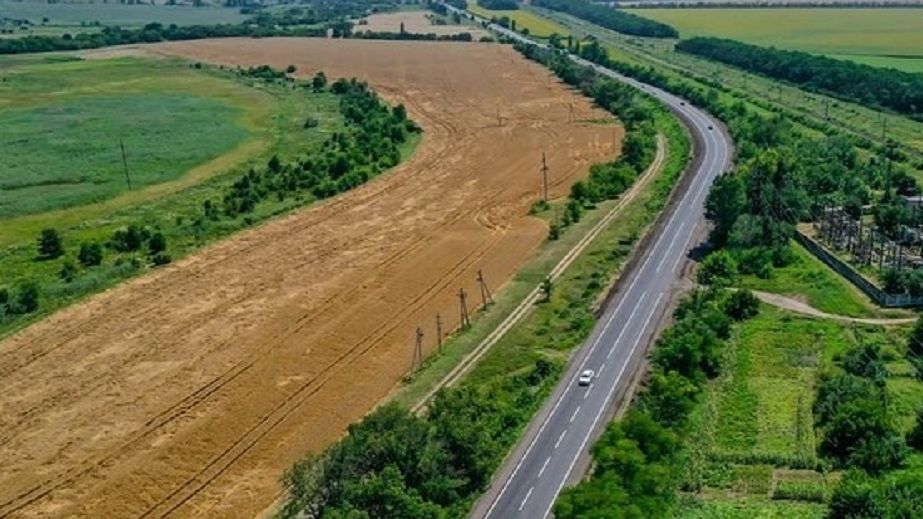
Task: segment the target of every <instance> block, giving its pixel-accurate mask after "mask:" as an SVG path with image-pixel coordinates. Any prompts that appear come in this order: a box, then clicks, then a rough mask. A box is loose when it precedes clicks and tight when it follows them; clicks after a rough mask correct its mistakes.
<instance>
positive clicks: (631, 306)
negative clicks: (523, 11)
mask: <svg viewBox="0 0 923 519" xmlns="http://www.w3.org/2000/svg"><path fill="white" fill-rule="evenodd" d="M490 28H491V29H493V30H495V31H496V32H499V33H502V34H505V35H506V36H509V37H511V38H514V39H517V40H520V41H529V40H528V39H526V38H525V37H523V36H521V35H519V34H517V33H514V32H512V31H509V30H506V29H504V28H502V27H499V26H494V25H492V26H491V27H490ZM529 43H534V42H532V41H529ZM571 59H573V60H574V61H576V62H578V63H580V64H582V65H586V66H589V67H592V68H594V69H595V70H596V71H597V72H599V73H600V74H603V75H606V76H609V77H612V78H614V79H617V80H619V81H622V82H624V83H627V84H629V85H632V86H634V87H636V88H638V89H640V90H643V91H645V92H647V93H648V94H650V95H652V96H654V97H656V98H657V99H659V100H660V101H662V102H663V103H664V104H665V105H667V106H668V107H669V108H670V109H671V110H673V111H674V112H675V113H676V114H678V115H679V116H680V119H681V120H683V122H684V124H685V125H686V126H687V127H688V129H689V131H690V133H691V134H692V135H693V137H694V138H695V139H696V141H697V144H698V146H697V147H696V153H697V159H698V160H697V161H696V162H695V165H696V167H695V170H694V171H692V172H690V174H691V175H692V177H691V179H690V180H689V184H688V188H687V189H686V190H685V191H684V193H683V194H682V198H681V199H680V200H679V201H678V202H677V203H675V204H673V205H672V206H671V208H670V209H669V210H671V211H672V213H671V214H669V215H666V216H665V217H666V221H665V222H666V223H665V224H663V226H662V227H661V229H660V234H659V235H658V236H657V237H656V238H655V239H654V240H653V245H651V246H650V247H649V248H648V249H647V251H645V252H644V253H643V255H642V256H641V258H640V261H639V262H638V263H636V268H634V269H633V270H632V271H630V272H628V273H627V274H626V275H627V276H628V277H627V278H626V279H624V280H623V282H622V285H621V286H622V287H623V288H622V289H621V290H620V291H619V293H618V294H616V296H615V297H613V298H611V300H610V302H609V304H608V306H607V308H606V309H605V310H604V313H603V315H602V316H601V318H600V319H599V321H598V322H597V324H596V327H595V328H594V330H593V333H592V334H591V336H590V338H589V340H587V342H586V343H585V344H583V345H582V346H581V348H580V350H579V351H578V352H577V353H576V355H575V356H574V361H573V362H572V365H571V366H570V369H569V370H568V374H567V375H566V377H565V378H564V379H562V380H561V382H560V383H559V384H558V386H557V387H556V388H555V391H554V392H553V393H552V396H551V397H550V399H549V401H548V402H546V404H545V407H544V408H543V409H542V411H541V412H539V414H538V415H536V417H535V418H534V419H533V423H532V424H530V426H529V428H528V429H527V432H526V434H525V435H524V437H523V438H522V440H521V441H520V445H518V446H517V448H516V449H515V450H514V452H513V455H511V456H510V457H509V458H508V459H507V461H506V463H505V464H504V466H503V467H502V468H501V469H500V471H499V472H498V475H497V476H496V477H495V480H494V482H493V484H492V486H491V489H489V490H488V492H487V493H486V494H485V496H484V498H482V499H481V500H480V501H479V503H478V504H477V505H476V506H475V509H474V511H473V512H472V517H475V518H477V519H480V518H493V519H516V518H522V519H538V518H544V517H547V516H548V515H550V514H551V508H552V506H553V505H554V501H555V499H556V498H557V496H558V494H559V493H560V492H561V489H562V488H563V487H564V485H566V484H571V483H573V482H574V481H576V480H579V478H580V477H581V475H582V474H580V473H578V472H582V470H579V471H577V472H575V466H577V465H578V461H579V460H581V459H583V460H584V462H583V463H582V464H581V465H585V454H586V452H587V448H588V447H589V446H590V445H591V444H592V441H593V440H594V439H595V438H596V437H597V436H598V434H599V433H600V432H601V430H602V428H603V425H604V422H605V420H603V417H604V415H606V411H607V410H610V409H611V406H612V404H613V402H614V398H615V397H616V396H618V395H617V393H620V392H622V391H624V390H625V389H626V387H627V386H628V385H629V383H628V382H629V380H630V379H631V377H632V375H633V373H631V371H632V369H633V368H634V367H636V366H637V365H638V362H637V361H638V359H639V357H640V356H642V355H643V354H644V351H645V346H646V345H647V344H648V342H649V341H650V340H651V339H652V336H653V335H654V333H655V332H656V328H657V321H658V320H659V317H660V315H661V314H662V312H663V309H664V307H665V305H666V304H667V302H668V301H667V300H668V299H669V292H670V290H671V288H672V287H673V286H674V284H675V283H676V282H677V281H678V280H679V278H680V276H681V272H680V265H681V263H682V260H683V258H685V257H686V256H687V253H688V251H689V249H690V247H691V246H692V245H693V244H692V243H691V241H692V237H693V236H696V235H697V234H698V233H697V230H699V227H700V226H702V225H704V220H703V215H704V203H705V198H706V196H707V194H708V187H709V186H710V185H711V183H712V181H713V180H714V179H715V177H717V176H718V175H719V174H721V173H722V172H723V171H725V170H726V169H727V168H728V167H729V165H730V161H731V155H732V150H733V143H732V142H731V139H730V138H729V137H728V136H727V135H726V134H725V133H724V132H723V130H722V129H721V128H722V127H721V126H720V125H719V123H718V121H716V120H715V119H714V118H712V117H711V116H710V115H708V114H707V113H706V112H704V111H703V110H700V109H698V108H696V107H693V106H691V105H690V104H689V103H686V102H685V101H684V100H682V99H680V98H679V97H677V96H674V95H672V94H670V93H668V92H665V91H663V90H660V89H658V88H656V87H653V86H650V85H646V84H644V83H641V82H639V81H636V80H634V79H631V78H628V77H625V76H623V75H621V74H619V73H617V72H615V71H612V70H609V69H606V68H603V67H601V66H598V65H595V64H593V63H590V62H588V61H586V60H583V59H580V58H577V57H575V56H571ZM585 369H591V370H593V371H594V372H595V378H594V380H593V382H592V383H591V384H590V385H589V386H580V385H579V384H578V383H577V377H576V375H577V374H579V373H580V372H582V371H583V370H585ZM580 469H585V467H583V466H581V467H580Z"/></svg>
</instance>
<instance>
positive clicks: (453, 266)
mask: <svg viewBox="0 0 923 519" xmlns="http://www.w3.org/2000/svg"><path fill="white" fill-rule="evenodd" d="M150 49H153V50H154V51H156V52H159V53H166V54H171V55H179V56H187V57H189V58H194V59H196V60H200V61H208V62H215V63H225V64H232V65H236V64H240V65H259V64H263V63H268V64H271V65H273V66H276V67H281V66H285V65H288V64H294V65H296V66H297V67H298V71H299V74H302V75H305V76H310V75H313V74H314V72H315V71H317V70H324V71H325V72H326V74H327V75H328V76H329V77H340V76H349V77H352V76H357V77H360V78H364V79H367V80H368V81H369V82H370V83H371V84H372V86H373V87H374V88H375V89H376V90H377V91H378V92H379V93H380V94H382V95H383V97H385V98H387V99H388V100H389V101H392V102H395V103H397V102H401V103H404V104H405V105H406V106H407V108H408V112H409V114H410V116H411V117H412V118H413V119H414V120H416V121H417V122H418V123H419V124H420V125H421V126H422V127H423V128H424V130H425V134H424V137H423V140H422V142H421V144H420V145H419V147H418V149H417V151H416V153H415V155H414V156H413V157H412V158H411V159H410V160H408V161H407V162H405V163H404V164H402V165H401V166H399V167H397V168H395V169H394V170H393V171H392V172H390V173H389V174H387V175H385V176H382V177H380V178H378V179H376V180H374V181H372V182H370V183H368V184H366V185H364V186H362V187H359V188H357V189H355V190H354V191H351V192H349V193H345V194H343V195H341V196H339V197H337V198H334V199H331V200H328V201H325V202H323V203H319V204H316V205H314V206H312V207H309V208H307V209H304V210H301V211H299V212H297V213H294V214H291V215H289V216H286V217H283V218H280V219H277V220H274V221H271V222H269V223H267V224H265V225H262V226H260V227H258V228H256V229H253V230H250V231H247V232H244V233H241V234H240V235H238V236H236V237H234V238H233V239H229V240H226V241H224V242H222V243H219V244H217V245H214V246H211V247H209V248H207V249H206V250H204V251H202V252H201V253H198V254H196V255H194V256H192V257H189V258H186V259H184V260H182V261H180V262H177V263H175V264H173V265H171V266H169V267H166V268H164V269H162V270H159V271H156V272H153V273H151V274H150V275H147V276H144V277H143V278H140V279H137V280H135V281H131V282H128V283H125V284H124V285H121V286H119V287H117V288H114V289H111V290H109V291H107V292H105V293H102V294H100V295H98V296H96V297H93V298H91V299H89V300H88V301H86V302H84V303H82V304H79V305H77V306H74V307H72V308H69V309H67V310H64V311H61V312H59V313H57V314H55V315H53V316H52V317H50V318H48V319H46V320H44V321H42V322H39V323H37V324H35V325H33V326H30V327H28V328H26V329H25V330H22V331H21V332H19V333H17V334H16V335H14V336H12V337H10V338H8V339H6V340H4V341H3V342H0V460H3V461H2V470H0V516H13V517H46V516H52V517H73V516H82V517H105V518H115V517H119V518H121V517H164V516H176V517H252V516H254V515H255V514H258V513H259V512H260V511H261V510H264V509H265V508H266V507H267V506H269V505H270V504H271V503H272V502H273V501H274V500H275V499H276V498H277V497H278V496H279V495H280V492H281V486H280V483H279V478H280V476H281V474H282V472H283V470H284V469H286V468H287V467H288V466H289V465H290V464H291V463H292V462H293V461H294V460H296V459H297V458H299V457H300V456H303V455H304V454H305V453H308V452H311V451H317V450H319V449H322V448H323V447H324V446H326V445H328V444H329V443H330V442H332V441H334V440H335V439H336V438H337V437H339V436H340V435H341V434H343V432H344V431H345V428H346V426H347V425H348V424H349V423H351V422H353V421H355V420H357V419H359V418H360V417H361V416H363V414H365V413H366V412H368V411H369V410H370V409H371V408H372V407H374V406H375V405H376V404H377V403H378V402H379V401H380V400H381V399H382V398H384V397H385V396H386V395H387V394H388V393H389V391H391V390H392V389H393V388H394V387H395V385H396V384H398V383H399V382H400V380H401V378H402V377H403V376H404V375H405V374H406V373H407V370H408V368H409V364H410V361H411V356H412V349H411V348H412V346H411V344H412V341H413V337H414V330H415V329H416V327H417V326H418V325H423V326H424V330H425V333H426V348H427V351H430V350H431V349H432V348H433V347H434V345H435V338H434V334H435V331H434V325H433V323H434V318H435V315H436V313H437V312H440V313H441V314H442V315H443V316H444V318H445V320H446V321H448V325H449V327H454V326H455V325H456V324H457V321H458V306H457V300H456V294H457V292H458V290H459V288H461V287H464V288H465V289H466V290H468V292H469V293H470V294H471V295H472V297H471V298H470V301H471V305H472V306H475V304H476V302H477V284H476V281H475V275H476V272H477V271H478V269H483V271H484V274H485V276H486V278H487V280H488V282H489V283H490V285H491V286H492V288H493V289H494V290H496V289H499V288H500V286H501V285H502V284H503V282H504V281H505V280H507V279H509V278H510V276H511V275H512V274H513V273H514V271H515V270H516V268H517V267H518V266H519V265H520V264H521V263H522V262H523V261H524V260H525V259H526V258H527V256H528V255H529V254H530V252H532V251H533V250H534V249H535V248H536V247H538V246H539V245H540V244H541V242H542V241H543V240H544V239H545V236H546V234H547V228H546V226H545V224H544V223H542V222H541V221H539V220H537V219H535V218H532V217H529V216H528V211H529V207H530V205H531V204H532V203H533V202H534V201H535V200H536V199H537V198H538V196H539V192H540V176H539V165H540V156H541V152H542V151H543V150H544V151H545V152H547V154H548V157H549V165H550V168H551V172H550V175H551V180H552V193H553V194H554V195H555V196H563V195H564V194H565V193H566V192H567V191H568V189H569V186H570V185H571V183H572V182H573V181H575V180H577V179H578V178H580V177H583V176H584V175H585V174H586V173H587V170H588V168H589V166H590V164H592V163H595V162H599V161H603V160H608V159H611V158H612V157H613V155H614V149H615V147H617V143H615V142H613V139H614V138H616V135H614V134H615V133H617V132H613V130H612V126H611V125H601V124H598V123H580V122H575V123H569V122H568V119H569V113H570V108H569V107H570V106H571V105H572V106H573V108H574V110H575V113H576V114H578V117H580V118H583V119H597V120H598V119H602V118H605V117H607V115H606V113H604V112H603V111H601V110H598V109H595V108H593V107H591V105H590V104H589V103H588V101H587V100H585V99H584V98H582V97H580V96H579V95H577V94H575V93H573V92H571V91H569V90H568V89H566V88H565V87H564V86H563V85H562V84H561V83H559V82H558V81H557V80H556V79H554V78H553V77H552V76H551V75H550V73H549V72H547V71H545V70H544V69H542V68H540V67H539V66H538V65H535V64H532V63H529V62H527V61H525V60H523V59H521V58H520V57H519V56H518V54H516V53H515V51H513V50H512V49H510V48H508V47H504V46H499V45H490V44H458V43H445V44H442V43H424V42H381V41H359V40H343V41H334V40H321V39H262V40H258V39H240V40H233V39H232V40H211V41H208V40H203V41H197V42H183V43H171V44H158V45H156V46H154V47H149V48H148V50H150ZM498 110H499V113H500V117H502V121H503V124H502V126H500V125H499V124H498Z"/></svg>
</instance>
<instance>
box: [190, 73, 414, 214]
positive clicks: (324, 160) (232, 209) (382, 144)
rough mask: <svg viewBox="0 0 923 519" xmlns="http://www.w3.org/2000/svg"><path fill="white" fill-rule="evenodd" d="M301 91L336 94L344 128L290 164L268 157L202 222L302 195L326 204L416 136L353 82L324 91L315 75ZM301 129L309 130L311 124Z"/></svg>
mask: <svg viewBox="0 0 923 519" xmlns="http://www.w3.org/2000/svg"><path fill="white" fill-rule="evenodd" d="M303 86H304V87H305V88H311V89H313V90H314V91H315V92H321V91H325V90H329V91H330V92H332V93H333V94H336V95H337V96H338V97H339V109H340V113H341V114H342V115H343V118H344V120H345V122H346V125H345V128H344V129H343V130H341V131H338V132H335V133H333V134H332V135H330V137H328V138H327V139H326V140H325V141H324V143H323V145H322V146H321V148H320V150H318V151H317V152H316V153H314V154H312V155H308V156H304V157H301V158H299V159H297V160H295V161H293V162H290V163H283V161H282V160H281V159H280V158H279V157H278V156H273V157H272V158H270V159H269V161H268V163H267V164H266V167H265V168H252V169H250V171H248V172H247V173H246V174H244V175H242V176H241V177H240V178H239V179H238V180H237V181H235V182H234V183H233V184H232V185H231V186H230V187H229V188H228V192H227V193H226V194H225V196H224V198H223V199H222V200H221V201H220V202H219V201H213V200H206V201H205V202H204V203H203V211H204V214H205V216H206V218H209V219H212V220H215V219H218V218H219V217H220V216H221V214H222V213H223V214H224V215H226V216H228V217H236V216H238V215H241V214H248V213H251V212H253V210H254V209H256V206H257V204H258V203H259V202H260V201H261V200H264V199H266V198H267V197H269V196H275V197H277V198H278V199H279V200H283V199H285V198H286V197H289V196H296V195H298V194H299V193H304V192H307V193H310V194H311V195H312V196H314V197H315V198H328V197H331V196H333V195H336V194H337V193H342V192H343V191H347V190H349V189H352V188H354V187H356V186H358V185H360V184H363V183H364V182H366V181H367V180H369V179H370V178H373V177H375V176H376V175H378V174H379V173H381V172H382V171H384V170H386V169H388V168H391V167H393V166H395V165H397V163H398V162H400V159H401V151H400V146H401V145H402V144H404V143H405V142H407V140H408V139H409V138H410V136H411V135H412V134H416V133H419V132H420V128H419V127H418V126H417V125H416V124H415V123H414V122H413V121H411V120H410V119H408V118H407V111H406V109H405V108H404V106H403V105H398V106H395V107H393V108H392V107H390V106H388V105H387V104H386V103H384V102H383V101H382V100H381V99H379V98H378V96H377V95H376V94H375V92H374V91H372V90H371V89H370V88H369V86H368V84H367V83H365V82H362V81H358V80H356V79H355V78H353V79H350V80H346V79H342V78H341V79H338V80H337V81H336V82H334V83H332V84H330V85H329V86H328V85H327V79H326V76H325V75H324V74H323V72H318V73H317V74H316V75H315V76H314V79H313V80H312V81H311V82H309V83H304V84H303ZM306 126H311V124H310V121H309V122H307V123H306Z"/></svg>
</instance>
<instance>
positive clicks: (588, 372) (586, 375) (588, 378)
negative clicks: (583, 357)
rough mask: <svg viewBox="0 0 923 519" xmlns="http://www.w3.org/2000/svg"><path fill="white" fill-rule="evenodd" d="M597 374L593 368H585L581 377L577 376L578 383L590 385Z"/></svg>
mask: <svg viewBox="0 0 923 519" xmlns="http://www.w3.org/2000/svg"><path fill="white" fill-rule="evenodd" d="M595 376H596V373H595V372H594V371H593V370H592V369H585V370H583V371H582V372H581V373H580V377H579V378H577V384H579V385H581V386H589V385H590V382H593V377H595Z"/></svg>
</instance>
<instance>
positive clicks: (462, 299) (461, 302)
mask: <svg viewBox="0 0 923 519" xmlns="http://www.w3.org/2000/svg"><path fill="white" fill-rule="evenodd" d="M458 306H459V311H460V312H461V319H460V320H459V324H460V326H461V327H462V328H467V327H469V326H471V319H469V318H468V293H467V292H465V289H464V288H459V289H458Z"/></svg>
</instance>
